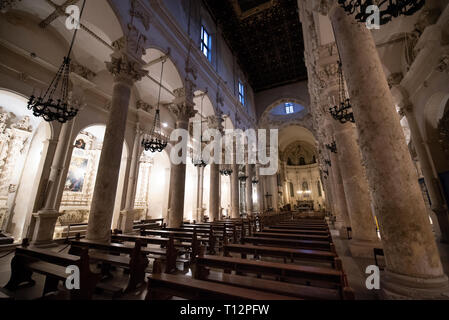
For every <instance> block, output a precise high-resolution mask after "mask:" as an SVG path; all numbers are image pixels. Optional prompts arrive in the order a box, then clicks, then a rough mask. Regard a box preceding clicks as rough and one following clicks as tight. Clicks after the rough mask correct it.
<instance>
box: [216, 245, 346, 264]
mask: <svg viewBox="0 0 449 320" xmlns="http://www.w3.org/2000/svg"><path fill="white" fill-rule="evenodd" d="M230 253H239V254H241V257H242V259H246V257H247V255H248V254H250V255H253V256H255V257H258V256H262V257H264V256H266V257H275V258H283V259H284V262H287V259H288V260H290V261H291V262H294V261H295V259H301V260H307V261H316V262H325V263H329V264H331V266H332V268H335V265H336V264H335V259H336V258H337V255H336V254H335V253H334V252H330V251H321V250H313V249H294V248H283V247H268V246H255V245H252V244H228V245H225V246H224V256H225V257H226V256H230Z"/></svg>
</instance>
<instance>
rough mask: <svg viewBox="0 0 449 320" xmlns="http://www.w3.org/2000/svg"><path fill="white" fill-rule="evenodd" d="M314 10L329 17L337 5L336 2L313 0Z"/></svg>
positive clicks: (334, 0) (333, 0)
mask: <svg viewBox="0 0 449 320" xmlns="http://www.w3.org/2000/svg"><path fill="white" fill-rule="evenodd" d="M313 1H314V4H313V10H315V11H317V12H319V13H321V14H322V15H323V16H327V15H328V14H329V12H330V11H331V10H332V8H333V7H334V6H335V4H336V0H313Z"/></svg>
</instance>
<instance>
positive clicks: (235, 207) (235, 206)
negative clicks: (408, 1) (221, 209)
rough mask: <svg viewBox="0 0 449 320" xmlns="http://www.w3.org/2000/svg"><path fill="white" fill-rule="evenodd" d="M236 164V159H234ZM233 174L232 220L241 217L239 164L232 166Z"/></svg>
mask: <svg viewBox="0 0 449 320" xmlns="http://www.w3.org/2000/svg"><path fill="white" fill-rule="evenodd" d="M234 162H235V159H234ZM231 168H232V174H231V179H230V180H231V213H232V218H239V217H240V209H239V166H238V165H237V164H235V163H234V164H232V166H231Z"/></svg>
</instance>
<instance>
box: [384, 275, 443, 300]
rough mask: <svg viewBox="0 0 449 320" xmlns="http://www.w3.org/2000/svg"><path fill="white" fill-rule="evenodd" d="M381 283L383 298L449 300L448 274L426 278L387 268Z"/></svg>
mask: <svg viewBox="0 0 449 320" xmlns="http://www.w3.org/2000/svg"><path fill="white" fill-rule="evenodd" d="M380 283H381V297H382V298H383V299H389V300H449V282H448V278H447V276H446V275H443V276H441V277H438V278H428V279H426V278H418V277H410V276H405V275H401V274H397V273H393V272H390V271H388V270H386V271H385V273H384V274H383V275H382V276H381V280H380Z"/></svg>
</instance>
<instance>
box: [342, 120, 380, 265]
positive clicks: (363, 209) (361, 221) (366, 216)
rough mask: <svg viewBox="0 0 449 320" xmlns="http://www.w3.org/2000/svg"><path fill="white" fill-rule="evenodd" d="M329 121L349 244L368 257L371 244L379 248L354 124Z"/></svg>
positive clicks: (353, 250) (360, 255) (356, 252)
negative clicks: (341, 186)
mask: <svg viewBox="0 0 449 320" xmlns="http://www.w3.org/2000/svg"><path fill="white" fill-rule="evenodd" d="M333 124H334V135H335V141H336V143H337V149H338V150H337V158H338V166H339V168H340V172H341V177H342V180H343V188H344V193H345V197H346V205H347V208H348V214H349V217H350V220H351V229H352V239H351V241H350V244H349V247H350V250H351V253H352V255H353V256H356V257H366V258H372V256H373V248H379V247H380V246H381V243H380V241H379V238H378V237H377V232H376V223H375V221H374V216H373V213H372V211H371V195H370V190H369V187H368V181H367V180H366V173H365V168H364V167H363V165H362V157H361V154H360V149H359V144H358V141H357V132H356V128H355V126H354V125H353V124H351V123H346V124H341V123H340V122H337V121H334V123H333ZM333 164H334V163H333ZM335 164H336V163H335Z"/></svg>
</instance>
